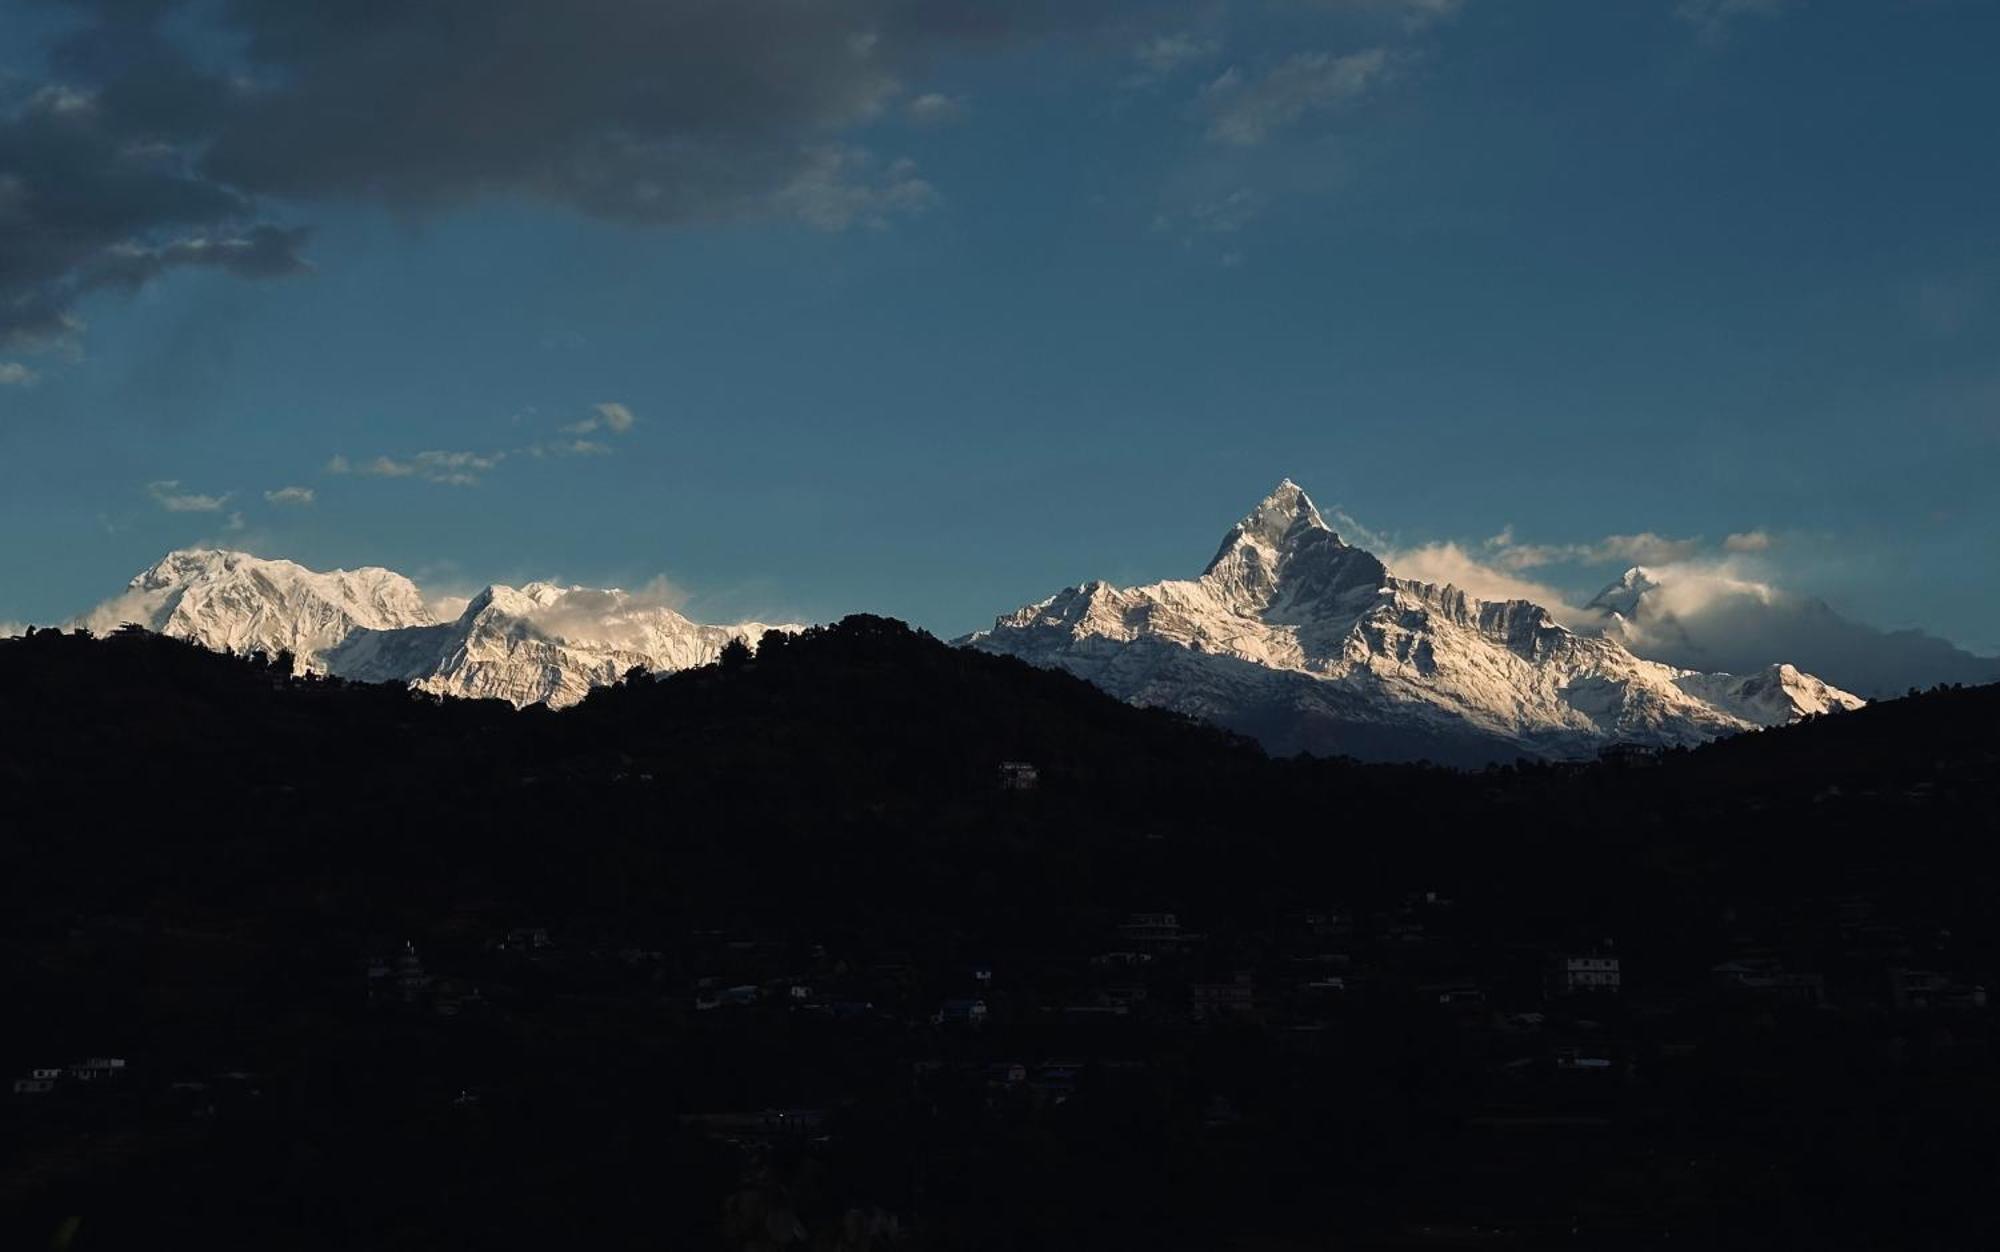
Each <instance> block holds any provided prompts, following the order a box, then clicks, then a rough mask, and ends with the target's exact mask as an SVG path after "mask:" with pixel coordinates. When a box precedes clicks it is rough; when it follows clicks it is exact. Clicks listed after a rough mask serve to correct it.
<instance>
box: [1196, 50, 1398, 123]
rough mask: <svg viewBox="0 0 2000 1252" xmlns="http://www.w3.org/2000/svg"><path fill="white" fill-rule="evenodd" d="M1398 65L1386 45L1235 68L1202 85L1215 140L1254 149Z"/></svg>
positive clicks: (1352, 95)
mask: <svg viewBox="0 0 2000 1252" xmlns="http://www.w3.org/2000/svg"><path fill="white" fill-rule="evenodd" d="M1393 68H1394V63H1393V61H1392V59H1391V57H1390V55H1389V52H1388V51H1387V50H1386V49H1383V48H1369V49H1367V50H1366V51H1362V52H1351V53H1348V54H1346V55H1344V56H1335V55H1333V54H1332V53H1328V52H1301V53H1297V54H1295V55H1293V56H1291V57H1289V58H1287V59H1286V60H1284V61H1283V62H1281V63H1279V64H1278V65H1277V66H1275V67H1274V68H1272V69H1271V70H1269V71H1267V72H1265V73H1263V74H1261V75H1250V74H1245V73H1244V72H1243V71H1242V70H1241V69H1240V68H1238V67H1236V66H1233V65H1232V66H1230V67H1229V68H1228V69H1227V70H1224V71H1223V72H1222V73H1221V74H1220V75H1219V76H1217V77H1216V78H1214V79H1211V80H1210V81H1209V83H1208V84H1207V85H1206V86H1205V87H1203V88H1202V89H1201V96H1200V99H1199V104H1200V107H1201V109H1202V111H1203V112H1204V113H1205V114H1206V115H1207V116H1208V119H1209V120H1208V137H1209V139H1211V140H1213V141H1215V142H1217V143H1222V144H1229V145H1232V146H1235V147H1254V146H1255V145H1257V144H1261V143H1263V142H1264V141H1265V140H1267V139H1269V138H1270V137H1271V136H1272V134H1274V133H1275V132H1277V131H1279V130H1282V129H1284V128H1285V127H1288V126H1290V125H1292V124H1293V123H1295V122H1297V121H1299V120H1300V119H1301V118H1303V117H1305V116H1306V115H1307V114H1308V113H1317V112H1321V111H1324V110H1327V109H1331V108H1334V107H1336V106H1338V105H1341V104H1344V103H1346V102H1348V101H1351V100H1355V99H1358V98H1359V97H1360V96H1362V95H1364V94H1365V93H1367V92H1368V91H1369V90H1370V89H1372V88H1374V87H1375V86H1376V85H1378V84H1380V83H1381V82H1383V81H1384V80H1385V79H1387V78H1388V77H1389V76H1390V74H1391V73H1392V72H1393Z"/></svg>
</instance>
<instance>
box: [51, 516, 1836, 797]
mask: <svg viewBox="0 0 2000 1252" xmlns="http://www.w3.org/2000/svg"><path fill="white" fill-rule="evenodd" d="M1653 588H1654V584H1653V582H1652V581H1651V579H1650V578H1649V577H1648V576H1647V575H1646V573H1645V572H1644V571H1642V570H1636V569H1635V570H1633V571H1631V572H1630V573H1628V574H1627V575H1626V576H1625V578H1624V579H1622V580H1621V581H1620V582H1619V583H1616V584H1614V585H1613V586H1611V587H1609V588H1606V590H1605V591H1604V592H1603V593H1602V594H1601V595H1600V596H1599V597H1598V599H1597V600H1596V601H1595V602H1594V603H1593V608H1594V610H1595V611H1596V612H1598V614H1599V615H1600V617H1601V618H1602V620H1603V622H1604V625H1603V627H1602V628H1601V629H1594V630H1571V629H1568V628H1566V627H1564V626H1563V625H1561V624H1559V623H1558V622H1557V621H1556V620H1555V619H1554V618H1553V617H1552V616H1551V615H1550V614H1549V613H1548V612H1547V611H1546V610H1544V609H1543V608H1541V607H1539V606H1537V605H1534V604H1530V603H1528V602H1526V601H1522V600H1507V601H1486V600H1480V599H1477V598H1475V597H1473V596H1470V595H1467V594H1466V593H1465V592H1463V591H1460V590H1459V589H1457V588H1456V587H1452V586H1437V585H1434V584H1431V583H1427V582H1421V581H1417V580H1414V579H1406V578H1399V577H1397V576H1396V575H1395V574H1394V573H1393V572H1391V571H1390V570H1389V569H1388V568H1387V567H1386V566H1385V565H1384V564H1383V563H1382V561H1381V560H1379V559H1378V558H1376V557H1375V556H1373V555H1371V554H1370V553H1368V552H1366V551H1363V550H1362V549H1360V548H1357V547H1354V546H1352V545H1350V544H1347V543H1345V542H1343V541H1342V540H1341V538H1340V536H1339V535H1337V534H1335V533H1334V532H1333V530H1332V529H1330V528H1329V527H1328V526H1327V524H1326V522H1325V521H1324V520H1323V519H1322V518H1321V516H1320V514H1319V511H1318V510H1317V509H1316V508H1314V507H1313V503H1312V501H1311V500H1310V499H1309V498H1307V496H1306V493H1305V492H1304V491H1302V490H1301V489H1300V488H1299V487H1298V486H1297V485H1296V484H1294V483H1292V482H1290V481H1289V480H1288V481H1286V482H1284V483H1282V484H1280V485H1279V487H1278V489H1277V490H1276V491H1274V492H1272V493H1271V495H1270V496H1269V497H1267V498H1266V499H1265V500H1264V501H1262V502H1261V503H1260V504H1258V506H1257V507H1256V508H1255V509H1253V510H1252V511H1251V512H1250V514H1249V515H1248V516H1247V517H1245V518H1244V519H1243V520H1242V521H1240V522H1238V523H1237V524H1236V525H1235V526H1234V527H1233V528H1231V530H1230V531H1229V534H1228V535H1227V536H1225V538H1224V539H1223V542H1222V547H1221V549H1220V550H1219V551H1218V552H1217V553H1216V554H1215V557H1214V559H1213V560H1211V561H1210V562H1209V563H1208V567H1207V568H1206V569H1205V570H1204V571H1203V572H1202V574H1201V575H1200V576H1199V577H1198V578H1193V579H1187V580H1172V581H1167V582H1158V583H1152V584H1149V585H1147V586H1142V587H1132V588H1120V587H1114V586H1112V585H1110V584H1108V583H1104V582H1092V583H1085V584H1083V585H1081V586H1076V587H1071V588H1068V589H1066V590H1064V591H1062V592H1060V593H1058V594H1057V595H1055V596H1052V597H1050V598H1049V599H1047V600H1044V601H1042V602H1040V603H1038V604H1032V605H1029V606H1027V607H1025V608H1022V609H1019V610H1017V611H1015V612H1013V613H1010V614H1007V615H1006V616H1004V617H1001V618H999V619H998V620H997V621H996V622H995V624H994V626H993V628H992V629H991V630H985V631H980V632H977V633H975V634H973V635H969V636H967V637H966V638H964V639H963V640H960V641H959V642H960V643H962V644H964V645H966V646H969V647H973V648H978V649H982V650H985V651H989V652H996V653H1005V654H1009V655H1012V656H1016V657H1020V658H1022V659H1024V660H1027V661H1030V662H1032V663H1034V664H1037V665H1043V666H1048V667H1053V668H1059V669H1064V670H1068V671H1069V672H1071V673H1074V674H1076V675H1078V676H1080V677H1082V678H1085V679H1087V680H1089V681H1090V682H1092V683H1095V684H1096V685H1097V686H1099V687H1101V688H1103V689H1104V690H1106V691H1108V692H1110V693H1111V694H1112V695H1115V696H1117V697H1119V698H1121V699H1124V700H1128V701H1131V702H1134V703H1138V704H1147V705H1155V706H1159V707H1163V708H1168V709H1174V710H1177V711H1180V712H1184V713H1189V714H1192V715H1195V716H1198V717H1201V718H1204V719H1207V720H1209V721H1213V722H1215V723H1218V724H1220V725H1223V726H1227V727H1229V728H1231V729H1235V730H1238V731H1242V732H1244V733H1247V734H1250V735H1253V736H1255V737H1257V738H1258V739H1260V740H1262V741H1263V742H1264V744H1265V745H1266V746H1267V747H1268V748H1270V749H1271V750H1272V751H1274V752H1279V753H1290V752H1295V751H1310V752H1318V753H1345V754H1348V755H1353V756H1358V757H1362V758H1365V759H1375V760H1393V759H1412V758H1417V757H1429V758H1431V759H1433V760H1441V761H1454V762H1459V763H1477V762H1482V761H1487V760H1495V759H1509V758H1512V757H1514V756H1516V755H1523V754H1525V755H1530V756H1551V757H1574V756H1584V755H1589V754H1591V753H1593V752H1595V751H1596V750H1597V749H1598V748H1600V747H1602V746H1604V745H1606V744H1608V743H1613V742H1637V743H1644V744H1685V743H1695V742H1699V741H1701V740H1705V739H1710V738H1714V737H1716V736H1718V735H1723V734H1729V733H1733V732H1736V731H1741V730H1747V729H1751V728H1753V727H1760V726H1773V725H1780V724H1783V723H1785V722H1790V721H1794V720H1796V719H1798V718H1800V717H1802V716H1805V715H1808V714H1816V713H1824V712H1830V711H1836V710H1840V709H1847V708H1853V707H1856V706H1858V705H1860V704H1861V703H1862V700H1861V699H1860V698H1859V697H1857V696H1854V695H1850V694H1849V693H1847V692H1845V691H1842V690H1840V689H1838V688H1836V687H1833V686H1830V685H1828V684H1827V683H1824V682H1821V681H1820V680H1819V679H1817V678H1814V677H1812V676H1811V675H1809V674H1803V673H1801V672H1799V671H1798V670H1797V669H1795V668H1793V667H1792V666H1790V665H1783V664H1774V665H1769V666H1766V667H1765V668H1763V669H1761V670H1759V671H1757V672H1753V673H1748V674H1743V675H1735V674H1719V673H1700V672H1697V671H1694V670H1687V669H1681V668H1677V667H1675V666H1672V665H1666V664H1661V663H1659V662H1656V661H1650V660H1645V659H1642V658H1641V657H1639V656H1637V655H1635V654H1634V653H1633V652H1632V651H1631V650H1630V649H1628V648H1627V647H1626V646H1625V644H1624V642H1622V639H1621V636H1622V630H1621V624H1622V623H1624V622H1625V621H1626V620H1627V618H1628V616H1629V614H1630V613H1631V612H1632V611H1633V606H1634V605H1636V604H1638V603H1639V602H1640V600H1641V599H1642V598H1643V597H1644V596H1645V595H1647V594H1648V593H1649V592H1650V591H1651V590H1652V589H1653ZM127 623H136V624H137V625H140V626H143V627H145V628H147V629H149V630H155V631H160V632H163V633H165V634H169V635H175V636H178V637H181V638H186V639H191V640H194V641H196V642H198V643H200V644H202V645H204V646H206V647H210V648H215V649H218V650H222V651H229V652H237V653H250V652H258V651H261V652H265V653H270V654H276V653H278V652H281V651H284V652H290V653H291V654H292V655H293V657H294V663H295V665H296V666H297V667H298V668H299V669H301V670H314V671H318V672H322V673H328V674H333V675H336V676H339V677H342V678H349V679H354V680H357V681H367V682H398V683H404V684H408V685H410V686H413V687H417V688H420V689H422V690H425V691H431V692H435V693H438V694H441V695H451V696H465V697H482V698H497V699H502V700H507V701H509V702H511V703H513V704H515V705H517V706H523V705H529V704H537V703H545V704H549V705H553V706H557V707H561V706H565V705H570V704H574V703H576V702H577V701H579V700H581V699H582V698H583V697H584V696H585V695H586V694H587V693H588V692H589V691H590V689H591V688H592V687H593V686H597V685H600V684H604V683H609V682H613V681H616V680H617V679H618V678H619V677H620V676H622V675H623V674H625V673H626V672H627V671H629V670H631V669H633V668H634V667H643V668H645V669H648V670H653V671H670V670H677V669H684V668H687V667H690V666H695V665H701V664H704V663H706V662H708V661H710V660H713V659H714V658H715V657H716V656H717V655H718V654H719V653H720V652H721V650H722V647H723V646H724V645H725V644H726V643H728V642H729V641H730V640H731V639H739V638H740V639H744V640H746V641H747V642H749V643H751V644H753V645H754V644H755V642H756V641H757V639H758V638H760V637H761V636H762V635H763V633H764V631H766V630H767V629H771V627H768V626H766V625H765V624H764V623H761V622H741V623H736V624H733V625H717V626H708V625H701V624H698V623H696V622H692V621H690V620H688V619H687V618H686V617H684V616H682V615H681V614H679V613H677V612H675V611H674V610H672V609H670V608H667V607H665V606H664V605H661V604H658V603H654V602H652V601H651V600H649V599H648V598H646V597H644V596H635V595H632V594H630V593H627V592H624V591H620V590H615V589H612V590H594V589H591V588H584V587H564V586H557V585H555V584H552V583H542V582H534V583H528V584H527V585H525V586H523V587H520V588H514V587H505V586H491V587H488V588H486V589H485V590H483V591H481V592H480V593H479V594H478V595H476V596H474V597H472V599H471V600H469V601H468V602H466V603H465V605H464V607H463V609H456V608H449V609H445V610H442V611H441V610H440V608H439V607H438V606H436V605H435V604H434V603H433V602H432V601H430V600H428V599H427V598H426V597H425V595H424V594H423V592H422V591H421V590H419V588H418V587H417V585H416V584H415V583H413V582H411V581H410V580H409V579H408V578H405V577H404V576H402V575H401V574H398V573H395V572H393V571H391V570H386V569H378V568H364V569H357V570H335V571H332V572H330V573H320V572H316V571H313V570H310V569H306V568H305V567H303V566H300V565H297V564H294V563H293V562H291V561H283V560H269V559H265V558H261V557H256V556H251V555H249V554H247V553H243V552H230V551H224V550H216V549H191V550H185V551H178V552H172V553H169V554H168V555H167V556H166V557H165V558H164V559H162V560H161V561H160V562H159V563H158V564H156V565H154V566H153V567H151V568H150V569H147V570H145V571H144V572H142V573H141V574H140V575H139V576H138V577H136V578H134V579H133V580H132V582H131V584H130V585H129V586H128V587H127V588H126V590H125V591H124V592H123V593H122V594H121V595H119V596H117V597H115V598H113V599H111V600H108V601H106V602H105V603H104V604H101V605H99V606H98V607H97V608H95V609H93V610H91V611H90V612H88V613H86V614H84V615H83V616H81V617H79V618H78V619H76V622H75V623H74V624H76V625H80V626H85V627H88V628H90V629H92V630H96V631H99V632H104V631H109V630H115V629H117V628H118V627H119V626H121V625H124V624H127ZM779 629H787V630H795V629H798V628H797V627H796V626H782V627H779Z"/></svg>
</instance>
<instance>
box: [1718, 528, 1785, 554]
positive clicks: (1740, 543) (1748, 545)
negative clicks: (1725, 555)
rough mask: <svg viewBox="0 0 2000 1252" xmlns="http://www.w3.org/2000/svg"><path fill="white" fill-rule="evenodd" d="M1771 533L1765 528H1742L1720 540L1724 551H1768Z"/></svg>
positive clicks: (1770, 543) (1771, 541) (1771, 540)
mask: <svg viewBox="0 0 2000 1252" xmlns="http://www.w3.org/2000/svg"><path fill="white" fill-rule="evenodd" d="M1773 542H1775V541H1774V540H1773V539H1772V538H1771V533H1770V532H1769V531H1765V530H1742V531H1738V532H1736V533H1735V534H1733V535H1730V536H1729V537H1728V538H1726V539H1724V540H1723V541H1722V549H1723V551H1725V552H1768V551H1770V550H1771V545H1772V543H1773Z"/></svg>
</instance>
